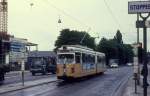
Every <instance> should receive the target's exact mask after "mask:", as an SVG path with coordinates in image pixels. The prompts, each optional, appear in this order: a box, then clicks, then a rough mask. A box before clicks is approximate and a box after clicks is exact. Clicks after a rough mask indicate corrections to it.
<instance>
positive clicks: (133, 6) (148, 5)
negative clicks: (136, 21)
mask: <svg viewBox="0 0 150 96" xmlns="http://www.w3.org/2000/svg"><path fill="white" fill-rule="evenodd" d="M149 12H150V1H130V2H128V13H129V14H137V13H149Z"/></svg>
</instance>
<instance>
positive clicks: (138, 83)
mask: <svg viewBox="0 0 150 96" xmlns="http://www.w3.org/2000/svg"><path fill="white" fill-rule="evenodd" d="M139 15H140V14H139V13H137V21H139ZM139 42H140V41H139V28H137V44H139ZM138 50H139V49H138ZM138 52H139V51H138ZM138 54H139V53H138ZM137 85H140V62H139V58H138V73H137Z"/></svg>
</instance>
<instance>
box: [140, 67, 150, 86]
mask: <svg viewBox="0 0 150 96" xmlns="http://www.w3.org/2000/svg"><path fill="white" fill-rule="evenodd" d="M141 75H142V76H143V78H144V75H146V76H148V70H147V69H146V70H145V69H144V67H143V68H142V70H141ZM146 85H147V86H149V83H148V82H146Z"/></svg>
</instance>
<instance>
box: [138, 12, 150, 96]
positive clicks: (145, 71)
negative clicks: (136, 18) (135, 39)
mask: <svg viewBox="0 0 150 96" xmlns="http://www.w3.org/2000/svg"><path fill="white" fill-rule="evenodd" d="M149 16H150V13H149V14H148V16H147V17H143V16H142V15H140V17H141V18H142V19H143V21H144V22H146V20H147V19H148V17H149ZM143 48H144V65H143V69H142V70H143V88H144V90H143V95H144V96H147V84H148V82H147V76H148V67H147V28H146V26H144V27H143Z"/></svg>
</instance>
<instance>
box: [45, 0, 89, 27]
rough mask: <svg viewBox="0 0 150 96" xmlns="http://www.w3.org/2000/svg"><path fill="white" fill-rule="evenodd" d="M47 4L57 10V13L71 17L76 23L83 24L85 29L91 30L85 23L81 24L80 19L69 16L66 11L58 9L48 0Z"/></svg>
mask: <svg viewBox="0 0 150 96" xmlns="http://www.w3.org/2000/svg"><path fill="white" fill-rule="evenodd" d="M47 2H48V3H49V4H50V5H51V7H53V8H54V9H56V10H57V11H59V12H61V13H62V14H64V15H66V16H68V17H70V18H71V19H72V20H74V21H75V22H77V23H79V24H81V25H84V26H85V27H87V28H90V27H89V26H87V25H86V24H85V23H83V22H81V21H80V20H79V19H77V18H75V17H74V16H72V15H70V14H68V13H67V12H66V11H64V10H62V9H60V8H58V7H57V6H55V5H54V4H52V3H51V2H50V1H48V0H47Z"/></svg>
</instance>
